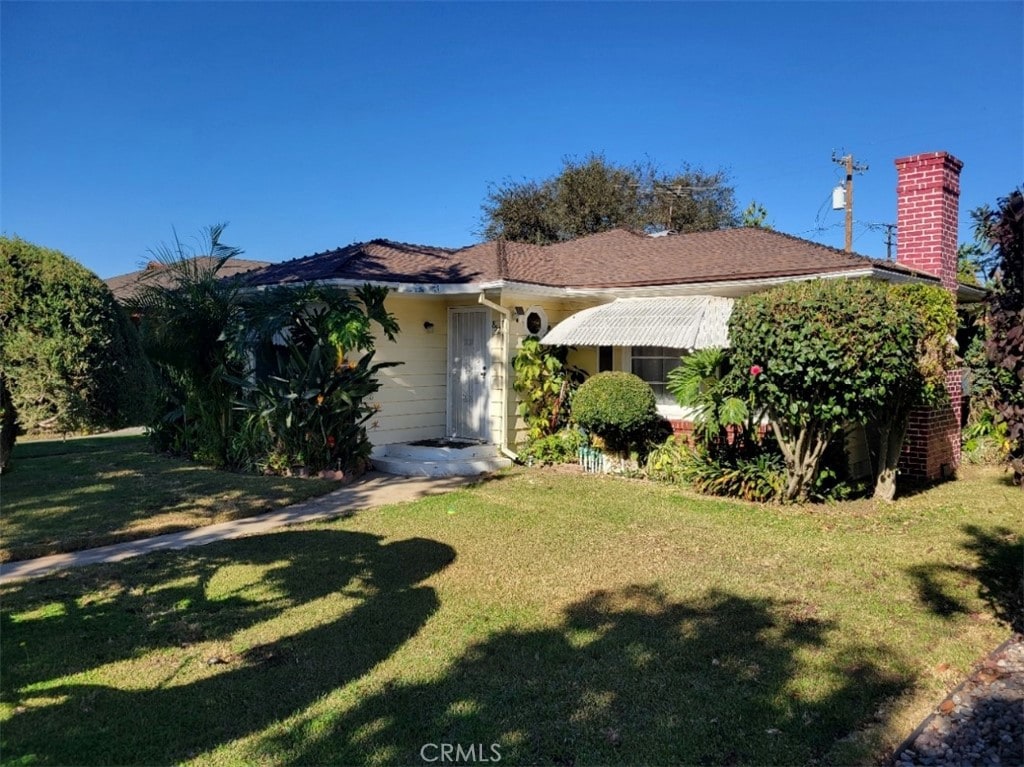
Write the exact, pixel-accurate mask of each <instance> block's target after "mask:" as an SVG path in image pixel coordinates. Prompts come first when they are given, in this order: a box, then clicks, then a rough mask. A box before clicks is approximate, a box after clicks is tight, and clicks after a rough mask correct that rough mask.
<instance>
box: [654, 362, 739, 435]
mask: <svg viewBox="0 0 1024 767" xmlns="http://www.w3.org/2000/svg"><path fill="white" fill-rule="evenodd" d="M728 372H729V365H728V357H727V354H726V351H725V350H724V349H719V348H712V349H698V350H697V351H695V352H693V353H692V354H688V355H687V356H685V357H683V358H682V360H681V363H680V365H679V367H677V368H675V369H674V370H672V371H670V372H669V374H668V381H667V382H666V388H667V389H668V391H669V392H670V393H671V394H672V395H673V396H674V397H675V398H676V401H677V402H678V403H679V404H680V405H681V406H682V407H686V408H691V409H692V410H693V411H694V414H693V424H694V436H696V437H697V439H698V440H700V441H701V442H702V443H704V444H705V445H708V446H710V445H712V444H718V445H724V444H726V443H727V442H728V431H729V429H730V428H732V429H733V430H735V431H746V432H750V431H751V426H752V424H751V419H752V413H751V408H750V407H749V406H748V404H747V402H746V401H745V400H743V399H742V398H740V397H737V396H735V395H734V394H732V393H731V391H730V387H729V385H728V381H727V375H728Z"/></svg>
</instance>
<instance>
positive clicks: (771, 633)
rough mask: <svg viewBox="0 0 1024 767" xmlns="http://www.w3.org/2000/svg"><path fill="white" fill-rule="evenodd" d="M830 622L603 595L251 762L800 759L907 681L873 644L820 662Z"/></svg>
mask: <svg viewBox="0 0 1024 767" xmlns="http://www.w3.org/2000/svg"><path fill="white" fill-rule="evenodd" d="M833 629H834V626H832V625H831V624H830V623H828V622H827V621H822V620H818V619H816V618H815V617H813V616H810V615H808V614H807V613H806V610H805V608H804V607H802V606H800V605H794V604H784V603H778V602H773V601H771V600H756V599H748V598H744V597H740V596H736V595H733V594H729V593H724V592H718V593H711V594H708V595H707V596H706V597H705V598H703V599H700V600H695V601H693V602H674V601H671V600H669V599H668V598H667V597H666V596H665V595H664V594H663V593H662V592H660V591H659V590H658V589H657V588H656V587H651V586H633V587H629V588H625V589H622V590H618V591H597V592H594V593H593V594H592V595H590V596H589V597H588V598H587V599H585V600H583V601H581V602H579V603H576V604H574V605H572V606H570V607H569V608H568V609H567V610H566V611H565V612H564V614H563V620H562V622H561V623H560V624H559V625H557V626H555V627H552V628H546V629H537V630H525V631H519V630H512V631H506V632H503V633H497V634H495V635H494V636H492V637H490V638H489V639H486V640H484V641H481V642H479V643H476V644H474V645H472V646H470V647H469V649H468V650H467V651H466V652H465V654H464V655H462V657H460V658H459V659H457V660H456V661H455V662H454V664H453V665H452V666H451V667H450V668H449V669H447V670H444V671H443V672H442V673H441V675H440V676H439V678H437V679H435V680H433V681H427V682H422V683H414V682H404V683H402V682H400V683H398V684H395V685H391V686H388V687H387V688H385V689H384V690H383V691H382V692H379V693H377V694H375V695H373V696H372V697H368V698H366V699H365V700H362V701H360V702H359V703H358V704H357V705H355V707H354V708H353V709H351V710H349V711H347V712H344V713H339V714H336V715H330V714H327V715H325V714H321V715H320V716H319V717H318V718H309V719H306V720H305V721H302V722H300V723H299V724H298V725H296V726H292V727H289V728H288V730H287V731H286V732H281V731H275V732H274V733H273V734H268V735H266V736H264V737H263V738H261V739H259V741H258V742H257V743H256V744H255V745H254V746H252V747H251V748H250V749H249V751H247V752H246V755H245V756H246V758H247V760H248V761H251V762H252V763H275V764H281V763H287V764H292V765H305V764H362V763H366V762H368V761H380V762H384V763H398V764H427V763H430V762H434V763H440V762H439V761H438V760H439V758H440V757H441V756H442V753H443V752H442V751H441V748H442V747H443V745H444V744H451V745H450V746H449V748H453V747H455V746H460V747H461V748H462V749H463V753H464V754H465V753H467V751H466V750H467V749H471V748H473V749H475V754H476V755H475V757H473V758H463V759H458V760H457V761H461V762H466V761H481V759H480V758H479V757H480V755H481V754H482V755H483V756H484V757H486V758H488V759H489V760H491V761H494V754H495V751H494V750H492V746H496V747H497V752H498V753H500V757H501V761H502V762H504V763H510V764H555V765H575V764H612V763H625V764H642V763H647V764H786V765H790V764H798V763H807V762H809V761H812V760H814V759H818V758H821V757H822V756H823V755H824V754H826V753H827V752H828V751H829V750H830V749H831V748H832V747H833V745H834V744H835V741H836V740H838V739H841V738H842V737H844V736H846V735H849V734H850V733H852V732H853V731H854V730H855V729H857V727H858V726H860V725H861V724H863V723H865V722H866V720H868V719H870V717H871V716H872V715H873V714H874V713H875V711H876V709H877V708H878V706H879V704H880V703H881V702H882V701H883V700H885V699H886V698H888V697H890V696H893V695H896V694H898V693H900V692H901V691H902V690H903V689H905V687H906V685H907V684H908V682H909V679H908V677H907V676H906V675H905V674H901V673H896V672H893V671H886V670H883V668H882V666H883V665H892V664H890V663H889V662H888V661H889V660H890V659H888V658H885V657H884V653H880V651H878V650H871V649H868V648H857V647H852V646H851V647H849V648H848V649H847V651H845V652H841V653H839V654H838V655H836V656H835V658H834V663H833V665H829V664H826V663H824V662H822V661H821V660H820V658H821V654H820V652H819V648H821V647H822V646H823V645H824V644H825V642H826V635H827V634H829V632H831V631H832V630H833ZM880 656H881V657H880ZM815 659H817V660H815ZM880 660H884V661H885V663H884V664H883V663H879V661H880ZM805 664H811V665H817V664H820V665H821V668H816V669H815V671H814V672H813V673H809V672H808V671H807V668H806V667H805ZM449 761H451V760H450V759H449Z"/></svg>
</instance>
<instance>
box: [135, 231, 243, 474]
mask: <svg viewBox="0 0 1024 767" xmlns="http://www.w3.org/2000/svg"><path fill="white" fill-rule="evenodd" d="M224 227H225V225H224V224H217V225H214V226H210V227H208V228H206V229H205V230H203V232H202V234H201V235H200V237H199V238H198V239H197V241H196V243H195V244H189V243H185V242H183V241H182V240H181V239H179V237H178V235H177V233H176V232H175V233H174V238H173V240H172V242H171V243H170V244H161V245H159V246H157V247H156V248H155V249H153V250H152V251H151V253H152V254H153V256H154V257H155V258H156V260H157V261H159V262H160V264H161V265H162V266H163V268H164V269H165V270H167V272H165V273H169V274H170V275H171V276H172V279H171V280H169V281H167V282H166V283H163V284H157V283H155V282H154V283H151V284H148V285H144V286H143V287H142V288H141V290H140V291H139V293H138V295H137V296H136V297H135V298H133V299H131V300H130V302H129V309H130V310H131V311H132V312H133V313H134V314H135V315H136V316H138V317H139V318H140V322H141V325H140V329H141V331H142V339H143V346H144V348H145V349H146V353H147V354H148V355H149V357H150V359H151V360H152V361H153V363H154V364H155V366H156V367H157V370H158V372H159V374H160V377H161V379H162V380H161V383H162V390H163V392H162V394H163V396H162V403H161V407H160V409H159V414H158V415H157V417H156V420H155V422H154V423H153V424H152V429H151V431H152V433H153V435H154V438H155V440H156V442H157V444H158V447H160V448H163V449H172V450H174V451H175V452H180V453H184V454H186V455H190V456H196V457H198V458H200V459H202V460H205V461H209V462H212V463H214V464H218V465H221V464H224V463H225V462H226V460H227V454H228V445H229V443H230V439H231V433H232V404H231V403H232V400H233V398H234V394H235V390H234V387H233V386H232V384H231V383H230V382H229V380H228V378H230V377H231V376H232V375H237V374H238V373H240V372H241V369H242V360H241V358H239V357H238V356H237V354H235V353H234V352H235V347H233V346H232V345H231V344H229V343H228V340H227V337H226V330H227V329H228V328H229V327H230V326H231V325H233V324H237V322H238V319H239V316H240V314H241V311H242V301H241V292H240V291H241V285H240V283H239V282H238V281H236V280H224V279H222V278H221V277H220V274H219V272H220V270H221V268H222V267H223V266H224V264H225V263H226V262H227V261H228V260H229V259H232V258H236V257H238V256H240V255H241V254H242V251H241V250H240V249H238V248H235V247H232V246H230V245H227V244H225V243H223V242H221V236H222V235H223V232H224Z"/></svg>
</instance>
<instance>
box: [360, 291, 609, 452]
mask: <svg viewBox="0 0 1024 767" xmlns="http://www.w3.org/2000/svg"><path fill="white" fill-rule="evenodd" d="M489 297H490V298H491V300H493V301H495V303H498V304H500V305H501V306H502V307H505V308H507V309H509V310H512V317H511V319H510V320H506V319H505V318H504V317H503V316H502V315H501V314H500V313H498V312H496V311H493V310H492V311H490V319H491V327H492V328H493V332H492V333H491V336H490V340H489V342H488V347H489V351H490V357H491V360H490V365H489V366H488V367H489V372H488V375H489V381H490V391H489V394H490V403H489V413H490V429H491V439H492V441H493V442H495V443H501V441H502V432H503V430H504V428H505V425H506V424H507V428H508V431H509V435H508V436H509V438H508V439H507V440H506V444H507V445H508V446H510V447H515V445H517V444H522V443H523V442H524V441H525V439H526V429H525V423H524V422H523V420H522V418H520V417H519V415H518V405H519V400H518V396H517V395H516V393H515V391H513V389H512V382H513V380H514V378H515V374H514V372H513V370H512V366H511V361H512V358H513V357H515V355H516V353H517V351H518V347H519V345H520V344H521V343H522V340H523V339H524V338H526V337H527V335H529V333H528V332H527V330H526V325H525V324H524V323H523V322H522V321H521V320H517V319H516V315H515V312H514V309H515V307H516V306H521V307H523V308H524V309H528V308H529V307H531V306H539V307H541V308H542V309H543V310H544V311H545V312H546V313H547V316H548V323H549V325H550V326H551V327H554V326H555V325H556V324H557V323H559V322H561V321H562V320H564V319H565V318H566V317H569V316H570V315H572V314H575V313H576V312H578V311H581V310H583V309H587V308H589V307H591V306H596V305H597V304H598V303H600V302H597V301H580V300H563V299H538V298H536V297H532V298H528V297H525V296H504V297H502V298H501V299H500V300H499V299H498V297H497V296H489ZM386 305H387V307H388V309H389V311H391V312H392V313H393V314H395V316H396V317H397V319H398V324H399V327H400V328H401V331H400V332H399V334H398V340H397V342H396V343H392V342H390V341H388V340H387V339H379V340H378V342H377V356H376V359H377V361H379V362H391V361H394V362H402V363H403V364H401V365H399V366H397V367H393V368H385V369H384V370H382V371H381V373H380V380H381V390H380V391H379V392H377V393H376V395H374V396H373V397H372V398H371V402H372V403H374V404H375V406H377V407H378V408H379V411H378V413H377V415H376V416H375V417H374V418H372V419H371V420H370V422H369V426H370V428H368V429H367V433H368V434H369V437H370V440H371V442H373V444H374V445H375V446H381V445H386V444H389V443H392V442H408V441H411V440H417V439H430V438H434V437H441V436H444V434H445V432H446V429H447V407H448V402H447V386H448V309H449V308H451V307H465V308H481V307H480V304H479V303H478V302H477V301H476V300H475V299H474V298H468V297H466V298H463V297H458V298H450V299H444V298H441V297H436V298H435V297H428V296H407V295H395V294H392V295H391V296H389V297H388V299H387V302H386ZM424 322H432V323H433V324H434V327H433V328H432V329H431V330H430V331H427V330H425V329H424V327H423V323H424ZM506 325H508V326H509V328H510V333H511V343H510V347H509V355H508V358H506V356H505V339H504V333H505V331H506ZM569 362H570V363H571V364H573V365H576V366H577V367H580V368H582V369H584V370H585V371H587V373H588V374H591V375H592V374H594V373H596V372H597V349H595V348H592V347H587V348H580V349H576V350H574V351H572V352H571V353H570V355H569ZM614 362H615V368H616V369H621V366H622V364H623V360H622V350H620V349H616V350H615V360H614ZM506 386H507V387H508V392H507V396H506V395H505V394H504V389H505V387H506ZM503 407H504V410H503Z"/></svg>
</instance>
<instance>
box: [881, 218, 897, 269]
mask: <svg viewBox="0 0 1024 767" xmlns="http://www.w3.org/2000/svg"><path fill="white" fill-rule="evenodd" d="M882 226H884V227H885V260H886V261H892V233H893V230H894V229H896V224H882Z"/></svg>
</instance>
